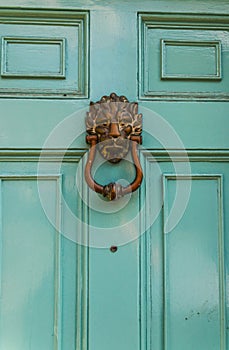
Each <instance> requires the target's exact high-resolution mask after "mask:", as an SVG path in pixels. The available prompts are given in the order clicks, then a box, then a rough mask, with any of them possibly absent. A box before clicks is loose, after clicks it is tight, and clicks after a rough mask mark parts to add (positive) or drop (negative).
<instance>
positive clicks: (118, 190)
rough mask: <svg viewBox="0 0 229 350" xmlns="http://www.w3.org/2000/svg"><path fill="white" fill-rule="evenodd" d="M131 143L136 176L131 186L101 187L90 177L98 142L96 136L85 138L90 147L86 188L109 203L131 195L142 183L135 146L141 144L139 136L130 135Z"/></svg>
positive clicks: (114, 184) (86, 171)
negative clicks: (98, 194) (106, 199)
mask: <svg viewBox="0 0 229 350" xmlns="http://www.w3.org/2000/svg"><path fill="white" fill-rule="evenodd" d="M130 140H131V141H132V142H131V154H132V159H133V162H134V166H135V169H136V175H135V179H134V180H133V182H132V183H131V184H129V185H128V186H126V187H123V186H122V185H121V184H119V183H113V182H111V183H109V184H107V185H105V186H102V185H100V184H98V183H97V182H96V181H95V180H94V179H93V177H92V175H91V169H92V166H93V163H94V160H95V155H96V147H95V146H96V144H97V141H98V138H97V135H88V136H87V142H88V143H89V144H90V145H91V148H90V151H89V156H88V160H87V164H86V167H85V179H86V182H87V184H88V186H89V187H90V188H91V189H92V190H93V191H95V192H97V193H100V194H102V195H103V196H104V197H106V198H108V199H109V200H110V201H112V200H115V199H118V198H120V197H123V196H125V195H126V194H128V193H132V192H134V191H136V190H137V189H138V188H139V187H140V185H141V182H142V179H143V173H142V168H141V164H140V161H139V158H138V153H137V144H138V143H141V136H135V135H132V136H131V137H130Z"/></svg>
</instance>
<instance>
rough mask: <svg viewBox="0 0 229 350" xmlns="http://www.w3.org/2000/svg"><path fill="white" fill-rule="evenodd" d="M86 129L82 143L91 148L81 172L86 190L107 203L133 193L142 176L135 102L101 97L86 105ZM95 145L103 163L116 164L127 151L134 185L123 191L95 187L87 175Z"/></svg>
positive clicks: (139, 124)
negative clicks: (88, 105)
mask: <svg viewBox="0 0 229 350" xmlns="http://www.w3.org/2000/svg"><path fill="white" fill-rule="evenodd" d="M86 128H87V133H88V134H89V135H87V136H86V141H87V143H89V144H90V145H91V148H90V151H89V156H88V161H87V164H86V168H85V179H86V182H87V184H88V186H89V187H90V188H91V189H92V190H94V191H95V192H97V193H100V194H102V195H103V196H104V197H106V198H108V199H109V200H114V199H118V198H120V197H122V196H124V195H126V194H128V193H131V192H134V191H136V190H137V189H138V187H139V186H140V185H141V182H142V178H143V174H142V169H141V164H140V161H139V158H138V153H137V144H141V141H142V137H141V132H142V114H138V104H137V102H129V101H128V99H127V98H126V97H125V96H117V95H116V94H115V93H112V94H110V96H103V97H102V98H101V99H100V101H98V102H96V103H93V102H91V103H90V110H89V112H88V113H87V117H86ZM96 144H98V146H97V147H98V149H99V152H100V154H101V155H102V156H103V158H104V159H106V160H107V161H109V162H111V163H113V164H115V163H118V162H120V161H121V160H122V159H123V158H124V157H125V156H126V155H127V154H128V152H129V149H131V153H132V158H133V162H134V165H135V169H136V176H135V179H134V181H133V182H132V183H131V184H129V185H128V186H127V187H123V186H122V185H121V184H119V183H109V184H107V185H105V186H102V185H100V184H98V183H97V182H96V181H95V180H94V179H93V178H92V175H91V169H92V165H93V162H94V159H95V154H96V147H95V146H96Z"/></svg>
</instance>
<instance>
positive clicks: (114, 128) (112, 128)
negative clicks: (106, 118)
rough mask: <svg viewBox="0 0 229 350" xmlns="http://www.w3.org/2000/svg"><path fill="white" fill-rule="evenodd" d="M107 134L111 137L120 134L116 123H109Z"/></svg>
mask: <svg viewBox="0 0 229 350" xmlns="http://www.w3.org/2000/svg"><path fill="white" fill-rule="evenodd" d="M109 135H110V136H112V137H119V136H120V135H121V134H120V132H119V126H118V123H116V122H115V123H114V122H112V123H111V124H110V131H109Z"/></svg>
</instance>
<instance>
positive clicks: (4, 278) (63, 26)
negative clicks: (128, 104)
mask: <svg viewBox="0 0 229 350" xmlns="http://www.w3.org/2000/svg"><path fill="white" fill-rule="evenodd" d="M1 6H2V8H1V9H0V27H1V35H2V51H1V55H2V59H1V78H0V95H1V98H0V105H1V108H0V111H1V112H0V118H1V128H0V179H1V181H0V182H1V187H0V208H1V210H0V219H1V220H0V221H1V234H0V236H1V240H0V242H1V258H0V263H1V269H0V271H1V289H0V291H1V299H0V300H1V301H0V309H1V312H0V350H36V349H39V350H40V349H42V350H43V349H44V350H107V349H109V350H117V349H119V350H184V349H185V350H190V349H195V350H228V334H227V333H228V330H227V323H228V318H229V313H228V307H227V305H228V304H229V300H228V295H229V293H228V283H227V282H228V279H227V276H228V256H229V251H228V247H229V235H228V229H229V221H228V220H229V218H228V212H229V211H228V207H227V206H228V204H227V201H226V196H227V193H229V168H228V161H229V147H228V126H229V124H228V105H227V103H225V100H227V99H228V75H227V71H228V64H229V63H228V62H229V61H228V60H229V56H228V23H229V19H228V16H227V15H226V14H227V13H228V11H229V7H228V2H227V1H216V0H210V1H205V0H203V1H202V0H201V1H195V0H187V1H185V2H184V1H180V0H172V1H168V0H163V1H161V0H160V1H156V0H155V1H149V0H144V1H139V0H134V1H124V0H123V1H118V0H112V1H110V0H107V1H105V0H102V1H93V2H92V1H89V0H86V1H81V0H80V1H77V6H76V2H75V1H72V0H70V1H65V0H58V1H55V0H49V1H47V0H41V1H40V2H39V4H38V2H37V0H30V1H27V0H8V1H7V2H6V1H2V4H1ZM3 6H5V8H3ZM7 6H10V8H7ZM38 7H39V9H38ZM46 54H47V58H46ZM190 57H192V58H193V60H192V59H190ZM189 59H190V62H189ZM26 63H27V64H26ZM25 64H26V66H25ZM23 65H24V66H23ZM22 75H23V76H22ZM112 91H115V92H116V93H118V94H124V95H126V96H127V97H128V98H129V99H130V100H131V101H138V102H139V110H140V112H142V113H143V114H144V133H143V146H144V148H145V150H142V151H141V162H142V166H143V169H144V182H143V185H142V187H141V190H140V191H138V192H136V193H134V195H133V196H132V197H131V198H130V201H129V202H128V203H126V205H125V206H123V207H122V205H123V203H124V202H125V198H124V199H122V200H120V201H119V202H115V203H112V204H111V203H109V205H110V206H108V203H107V202H106V201H104V200H101V198H100V197H98V196H97V195H96V194H94V193H92V191H88V188H87V185H86V184H85V181H84V180H83V177H84V167H85V161H86V159H85V157H84V155H85V153H86V152H87V149H88V146H87V145H86V143H85V138H84V137H85V135H84V134H81V135H80V136H79V137H78V138H77V139H74V137H73V139H72V143H71V144H70V145H68V146H69V149H68V151H67V152H66V150H65V149H64V145H65V144H64V140H65V138H66V137H67V136H68V135H69V134H71V135H73V136H74V135H77V134H78V135H79V134H80V133H83V132H84V130H85V126H84V118H85V112H86V110H87V108H88V105H89V101H90V100H92V101H96V100H98V99H99V98H100V97H101V96H102V95H104V94H109V93H110V92H112ZM65 95H66V96H65ZM88 96H89V98H88ZM216 101H217V102H216ZM152 111H155V112H156V113H158V114H159V115H161V116H162V117H163V118H164V119H165V120H166V121H167V122H168V123H169V124H170V125H171V126H172V127H173V128H174V130H175V131H176V132H177V134H178V135H179V137H180V138H181V140H182V142H183V143H184V146H185V147H186V148H187V149H188V155H189V160H190V163H191V174H192V176H193V178H192V191H191V196H190V201H189V203H188V207H187V210H186V211H185V215H184V216H183V218H182V220H181V221H180V222H179V223H178V225H177V226H176V227H175V228H174V229H173V230H172V231H171V232H170V233H164V231H163V227H164V223H165V220H166V218H167V217H168V213H169V210H170V208H171V206H172V202H173V198H174V196H175V190H176V184H177V183H182V184H183V186H185V184H186V183H187V181H188V178H187V177H185V176H184V175H182V174H181V175H180V177H178V178H177V177H176V174H175V171H174V164H177V165H178V164H180V165H181V164H182V162H184V161H187V157H186V154H185V152H184V150H177V149H174V148H175V146H174V145H173V144H172V145H171V148H172V151H171V152H170V157H169V156H168V154H167V152H166V151H165V150H164V149H163V147H162V145H161V144H160V142H159V141H158V140H157V135H153V136H155V137H152V136H151V135H150V133H152V132H153V130H155V129H156V125H153V123H152ZM72 113H75V120H74V125H73V126H71V127H66V128H62V129H61V132H60V134H59V138H60V140H59V141H60V142H57V143H56V144H55V147H54V149H48V150H46V151H45V153H44V154H43V157H42V159H39V157H40V153H41V149H42V147H43V145H44V142H45V140H46V139H47V137H48V135H49V134H50V133H51V132H52V131H53V130H54V128H55V127H56V126H57V125H58V124H59V123H60V122H62V121H64V120H65V119H66V118H67V117H69V116H70V115H71V114H72ZM62 141H63V142H62ZM63 157H64V158H63ZM39 161H42V164H44V167H43V168H42V169H43V170H42V174H40V175H39V177H38V178H37V177H36V175H37V165H38V163H39ZM100 161H101V158H100V157H99V156H98V157H97V160H96V163H95V166H96V165H99V162H100ZM76 174H77V177H78V179H79V180H80V181H79V182H78V185H79V189H77V186H76V181H75V177H76ZM133 176H134V171H133V167H132V165H131V164H129V163H128V162H121V163H119V164H118V165H116V166H114V165H111V164H103V165H100V166H99V167H98V169H97V170H96V171H95V177H96V179H97V180H98V181H99V182H101V183H106V182H107V180H109V181H115V180H116V179H118V178H120V177H123V178H125V179H126V180H129V181H131V180H132V178H133ZM38 184H43V186H44V188H45V200H46V205H47V207H48V209H49V213H51V218H50V219H51V220H52V221H53V222H54V223H55V225H56V228H55V227H54V226H53V225H52V224H51V222H50V221H49V220H48V218H47V216H46V215H45V212H44V211H43V208H42V206H41V203H40V198H39V194H38V186H37V185H38ZM163 184H164V188H163ZM79 192H81V193H83V194H84V195H85V196H86V198H88V200H89V204H90V205H89V206H87V204H86V203H85V202H83V200H82V199H81V197H80V193H79ZM163 198H164V200H165V201H164V203H163ZM65 203H66V205H67V206H66V205H65ZM162 204H163V209H162ZM67 208H69V209H70V211H71V212H72V213H74V215H76V216H77V218H78V219H80V221H79V222H74V221H73V220H71V218H70V217H69V216H68V209H67ZM109 208H110V209H112V210H113V211H115V214H110V213H109V212H107V211H108V209H109ZM140 209H143V210H142V211H141V212H140V215H139V217H138V218H137V219H136V220H135V221H134V224H132V225H131V224H130V225H129V226H128V229H127V230H126V235H127V237H132V238H133V240H132V241H131V242H130V243H128V244H124V245H122V246H119V247H118V251H117V252H116V253H111V252H110V250H109V246H110V245H115V244H117V245H119V242H120V239H123V237H124V236H123V234H122V233H121V230H120V229H119V224H120V223H124V224H125V222H126V221H130V220H133V219H134V218H135V217H136V216H137V215H138V213H139V210H140ZM155 213H157V215H156V217H155V220H154V222H153V224H152V225H150V222H151V220H152V218H153V217H154V216H155ZM82 222H84V223H90V224H91V225H94V226H99V227H101V232H99V234H100V239H101V240H102V242H103V243H104V242H105V241H106V242H107V243H106V244H107V246H106V248H105V249H104V248H92V247H91V248H89V249H88V248H87V244H88V242H90V243H91V244H92V242H94V238H95V237H94V236H93V228H88V227H87V226H84V225H83V224H82ZM116 227H117V229H116ZM102 228H105V229H104V230H102ZM110 228H114V231H115V230H116V232H115V234H112V235H111V234H110V231H109V229H110ZM68 230H70V231H71V232H75V234H76V237H78V238H79V237H80V239H81V242H83V245H79V244H76V243H75V242H74V239H73V238H74V237H71V238H72V239H68V238H67V237H66V235H59V234H58V232H57V231H62V232H67V231H68ZM141 231H142V232H145V233H144V234H143V235H142V236H141V237H140V238H139V239H134V238H136V236H137V235H138V234H139V232H141ZM108 243H109V244H108ZM186 318H187V319H186Z"/></svg>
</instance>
